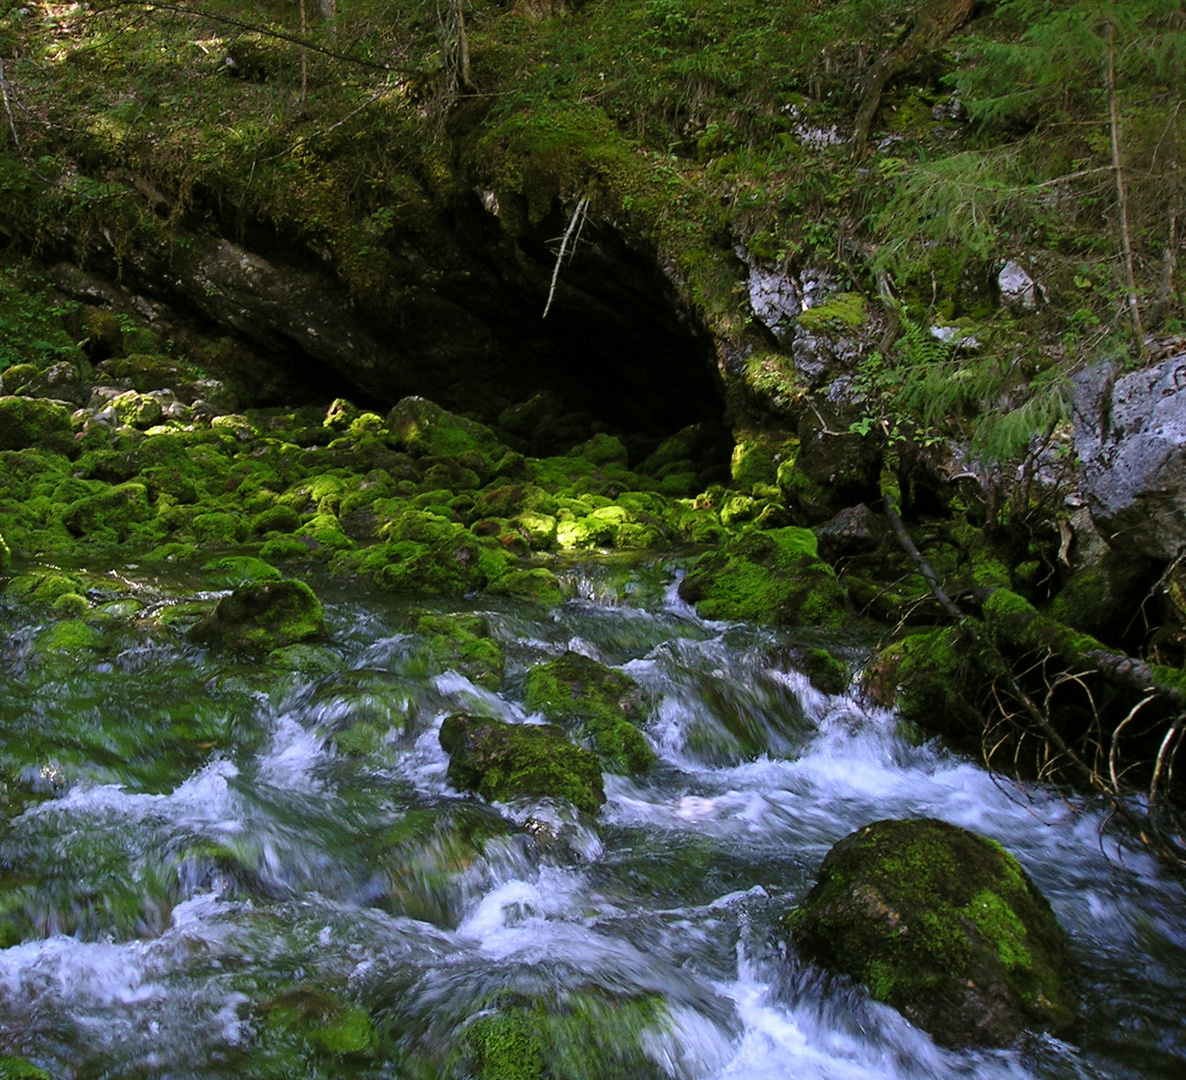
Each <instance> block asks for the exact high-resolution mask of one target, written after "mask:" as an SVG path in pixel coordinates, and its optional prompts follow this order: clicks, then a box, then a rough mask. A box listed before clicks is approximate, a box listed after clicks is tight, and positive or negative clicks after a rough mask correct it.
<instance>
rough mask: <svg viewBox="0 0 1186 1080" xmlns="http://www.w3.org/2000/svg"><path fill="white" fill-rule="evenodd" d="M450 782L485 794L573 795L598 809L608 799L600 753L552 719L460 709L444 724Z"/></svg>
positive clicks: (502, 797) (503, 797) (500, 798)
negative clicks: (519, 719) (523, 720)
mask: <svg viewBox="0 0 1186 1080" xmlns="http://www.w3.org/2000/svg"><path fill="white" fill-rule="evenodd" d="M440 740H441V746H442V747H443V748H444V750H445V752H446V753H447V754H448V755H449V772H448V776H449V782H450V783H452V784H453V785H454V786H455V787H457V788H460V789H462V790H464V791H476V792H477V793H478V794H479V795H481V796H482V797H483V798H486V799H489V800H491V801H495V802H506V801H508V800H511V799H518V798H524V797H527V798H545V797H550V798H556V799H568V800H569V801H570V802H572V803H573V804H574V805H575V806H576V807H577V808H578V809H579V810H584V811H586V812H587V813H590V814H595V813H597V811H598V809H599V808H600V807H601V804H602V803H604V802H605V789H604V786H603V784H602V780H601V766H600V764H599V763H598V760H597V757H596V755H594V754H593V753H592V752H590V751H588V750H584V749H582V748H581V747H579V746H574V745H573V744H572V743H571V742H569V740H568V738H567V737H566V736H565V734H564V732H563V731H561V730H560V729H559V728H557V727H553V726H552V725H551V724H541V725H536V724H505V723H503V722H502V721H499V720H487V719H484V718H481V717H474V716H465V715H460V714H459V715H455V716H450V717H448V718H447V719H446V720H445V722H444V723H443V724H442V725H441V734H440Z"/></svg>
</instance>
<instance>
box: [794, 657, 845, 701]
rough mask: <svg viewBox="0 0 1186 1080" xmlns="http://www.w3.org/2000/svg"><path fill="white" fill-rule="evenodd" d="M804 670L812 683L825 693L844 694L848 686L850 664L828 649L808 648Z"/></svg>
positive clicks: (804, 660)
mask: <svg viewBox="0 0 1186 1080" xmlns="http://www.w3.org/2000/svg"><path fill="white" fill-rule="evenodd" d="M803 671H804V672H805V673H806V675H807V677H808V678H809V679H810V680H811V685H812V686H814V687H815V688H816V689H817V690H821V691H823V692H824V693H825V694H842V693H844V691H845V690H846V689H847V687H848V680H849V670H848V665H847V664H846V663H844V661H842V660H838V659H837V658H836V657H835V656H833V655H832V654H831V653H830V652H829V651H828V650H827V649H822V648H816V649H808V650H807V651H806V653H805V654H804V656H803Z"/></svg>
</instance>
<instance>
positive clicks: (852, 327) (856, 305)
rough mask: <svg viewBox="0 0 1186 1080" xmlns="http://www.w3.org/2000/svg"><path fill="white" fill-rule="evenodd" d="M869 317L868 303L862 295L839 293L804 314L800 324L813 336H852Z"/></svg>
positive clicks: (799, 320)
mask: <svg viewBox="0 0 1186 1080" xmlns="http://www.w3.org/2000/svg"><path fill="white" fill-rule="evenodd" d="M868 317H869V315H868V309H867V306H866V301H865V298H864V297H863V296H862V295H861V294H860V293H837V294H836V295H835V296H831V297H829V298H828V299H827V300H826V301H825V302H824V303H822V304H817V305H816V306H815V307H811V308H808V309H807V310H806V311H804V312H802V313H801V314H800V315H799V318H798V323H799V325H800V326H801V327H803V329H805V330H808V331H810V332H811V333H813V334H819V333H826V332H829V331H830V332H832V333H849V334H851V333H855V332H857V331H858V330H860V329H861V327H863V326H864V325H865V322H866V320H867V319H868Z"/></svg>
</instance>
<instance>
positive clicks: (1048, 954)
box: [784, 818, 1075, 1046]
mask: <svg viewBox="0 0 1186 1080" xmlns="http://www.w3.org/2000/svg"><path fill="white" fill-rule="evenodd" d="M784 928H785V930H786V931H788V932H789V935H790V937H791V938H792V939H793V941H794V943H795V944H796V945H797V947H798V949H799V951H800V953H801V954H802V955H803V956H804V957H805V958H806V959H808V960H810V961H813V962H815V963H818V964H820V965H821V966H822V967H825V968H827V969H828V970H830V971H833V972H837V973H840V974H843V975H847V976H849V977H851V978H853V979H855V980H856V981H857V982H861V983H864V984H865V986H866V987H868V989H869V992H870V994H871V995H872V996H873V997H874V998H875V999H877V1000H878V1001H883V1002H885V1003H886V1004H889V1005H892V1006H893V1007H894V1008H896V1009H897V1010H898V1011H899V1012H901V1013H902V1015H903V1016H905V1017H906V1018H907V1019H908V1020H910V1021H911V1023H913V1024H916V1025H917V1026H918V1027H920V1028H922V1029H924V1030H925V1031H928V1032H930V1034H931V1035H932V1036H933V1037H934V1038H935V1040H936V1041H937V1042H939V1043H942V1044H944V1045H948V1046H961V1045H967V1044H983V1045H989V1046H1005V1045H1008V1044H1009V1043H1011V1042H1012V1041H1013V1040H1014V1039H1015V1038H1016V1037H1017V1036H1018V1035H1019V1034H1020V1033H1021V1032H1022V1031H1023V1030H1025V1029H1027V1028H1039V1029H1044V1030H1047V1031H1054V1032H1057V1031H1059V1030H1062V1029H1064V1028H1066V1027H1067V1026H1068V1025H1069V1024H1070V1023H1071V1022H1072V1021H1073V1020H1074V1015H1075V995H1074V992H1073V989H1072V985H1071V977H1070V959H1069V955H1068V950H1067V943H1066V938H1065V936H1064V934H1063V931H1062V929H1061V928H1060V927H1059V925H1058V922H1057V921H1056V920H1055V917H1054V914H1053V912H1052V911H1051V910H1050V905H1049V904H1048V903H1047V902H1046V900H1045V898H1044V897H1043V896H1042V894H1041V893H1040V892H1038V890H1037V888H1036V887H1035V886H1034V884H1033V882H1031V881H1030V879H1029V878H1028V877H1027V876H1026V873H1025V871H1024V870H1022V868H1021V866H1020V865H1019V864H1018V862H1017V860H1016V859H1014V858H1013V856H1012V855H1010V854H1009V853H1008V852H1007V851H1006V850H1005V849H1004V848H1003V847H1001V845H1000V844H998V843H996V842H994V841H992V840H988V839H986V838H984V837H982V836H979V835H977V834H976V833H972V832H969V831H968V830H966V829H961V828H959V827H958V826H955V825H950V824H948V823H947V822H944V821H937V820H934V819H931V818H916V819H910V820H904V821H878V822H874V823H873V824H871V825H866V826H865V827H864V828H862V829H858V830H857V831H856V832H854V833H852V834H851V835H849V836H847V837H845V838H844V839H843V840H841V841H840V842H839V843H838V844H836V846H835V847H833V848H832V850H831V851H830V852H829V853H828V855H827V857H826V858H825V859H824V862H823V865H822V866H821V867H820V874H819V879H818V881H817V882H816V884H815V886H814V887H813V888H812V890H811V891H810V893H808V895H807V898H806V899H805V900H804V902H803V904H802V905H801V906H800V907H799V908H797V909H796V910H794V911H792V912H791V913H790V914H789V915H788V916H786V918H785V920H784Z"/></svg>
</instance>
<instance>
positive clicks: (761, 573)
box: [679, 528, 847, 626]
mask: <svg viewBox="0 0 1186 1080" xmlns="http://www.w3.org/2000/svg"><path fill="white" fill-rule="evenodd" d="M679 595H680V597H681V598H682V599H683V600H685V601H686V602H688V603H689V604H695V606H696V611H697V612H698V613H699V614H700V615H701V616H702V617H704V618H706V619H752V620H754V621H756V622H773V623H779V624H782V625H787V626H839V625H841V624H842V623H843V622H844V620H845V618H846V616H847V607H846V605H847V599H846V594H845V590H844V588H843V586H841V584H840V583H839V581H837V580H836V575H835V574H834V573H833V572H832V569H831V567H829V566H828V565H827V563H825V562H824V561H823V560H822V559H820V557H819V554H818V549H817V545H816V540H815V536H814V535H813V534H812V533H811V532H810V531H809V530H807V529H798V528H783V529H765V530H755V531H753V532H750V533H745V534H743V535H741V536H738V537H735V538H734V539H731V540H729V541H727V542H726V543H724V544H723V545H722V546H721V547H720V548H718V549H717V550H716V551H710V552H708V553H707V554H705V555H702V556H701V557H700V558H699V559H698V560H697V562H696V563H695V565H694V566H693V567H692V569H691V570H690V571H689V573H688V575H687V577H685V578H684V580H683V581H682V582H681V583H680V587H679Z"/></svg>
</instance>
